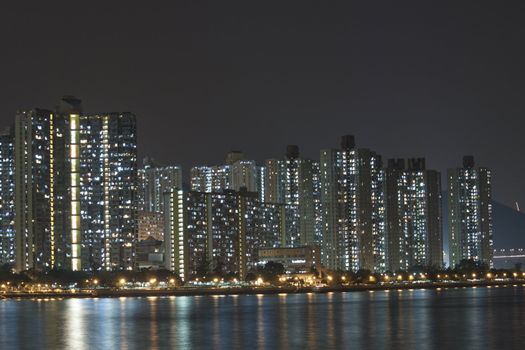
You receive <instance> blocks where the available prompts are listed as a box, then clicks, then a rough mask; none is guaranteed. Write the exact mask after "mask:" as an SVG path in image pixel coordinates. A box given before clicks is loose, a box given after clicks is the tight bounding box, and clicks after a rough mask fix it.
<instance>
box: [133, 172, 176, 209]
mask: <svg viewBox="0 0 525 350" xmlns="http://www.w3.org/2000/svg"><path fill="white" fill-rule="evenodd" d="M141 172H142V175H141V177H142V188H141V191H142V192H143V193H142V198H144V199H143V202H144V204H143V209H142V210H144V211H146V212H156V213H164V193H165V192H167V191H169V190H170V189H171V188H182V169H181V167H180V166H176V165H170V166H156V165H148V164H145V166H144V168H143V169H141Z"/></svg>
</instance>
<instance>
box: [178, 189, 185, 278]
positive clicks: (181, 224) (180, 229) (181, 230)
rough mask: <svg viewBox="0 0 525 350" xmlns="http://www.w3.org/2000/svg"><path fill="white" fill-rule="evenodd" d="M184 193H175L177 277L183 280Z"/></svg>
mask: <svg viewBox="0 0 525 350" xmlns="http://www.w3.org/2000/svg"><path fill="white" fill-rule="evenodd" d="M183 196H184V193H183V191H182V190H180V189H179V190H178V191H177V218H178V220H177V225H178V228H177V231H178V234H179V237H178V249H179V254H178V255H179V276H181V278H182V280H184V276H185V273H184V272H185V270H186V266H184V199H183Z"/></svg>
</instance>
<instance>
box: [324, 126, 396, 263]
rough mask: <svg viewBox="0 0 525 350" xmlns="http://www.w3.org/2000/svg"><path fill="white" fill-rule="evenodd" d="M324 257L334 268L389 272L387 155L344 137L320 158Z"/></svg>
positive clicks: (325, 261)
mask: <svg viewBox="0 0 525 350" xmlns="http://www.w3.org/2000/svg"><path fill="white" fill-rule="evenodd" d="M320 182H321V186H320V192H321V194H320V197H321V199H320V202H321V208H322V230H323V231H322V238H323V244H322V260H323V264H324V265H325V266H326V267H328V268H332V269H342V270H352V271H357V270H359V269H368V270H371V271H384V270H385V268H386V262H385V255H386V252H385V198H384V171H383V170H382V162H381V157H380V156H379V155H377V154H376V153H375V152H373V151H370V150H368V149H358V148H356V147H355V141H354V137H353V136H350V135H347V136H344V137H343V138H342V142H341V149H339V150H334V149H328V150H322V151H321V158H320Z"/></svg>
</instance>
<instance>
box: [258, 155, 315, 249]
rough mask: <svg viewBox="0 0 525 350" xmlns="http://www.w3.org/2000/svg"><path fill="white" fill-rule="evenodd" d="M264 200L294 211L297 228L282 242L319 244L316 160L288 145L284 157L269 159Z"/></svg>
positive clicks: (293, 245) (289, 243) (289, 245)
mask: <svg viewBox="0 0 525 350" xmlns="http://www.w3.org/2000/svg"><path fill="white" fill-rule="evenodd" d="M265 167H266V190H265V197H264V198H265V200H266V201H267V202H269V203H281V204H286V205H287V207H288V208H290V209H291V210H294V211H297V213H298V220H297V222H296V223H295V226H296V227H297V229H296V230H292V231H290V232H288V233H287V237H286V242H285V245H286V246H288V247H299V246H304V245H312V244H320V239H321V211H320V182H319V181H320V178H319V163H318V162H316V161H312V160H310V159H304V158H301V157H300V155H299V147H298V146H296V145H289V146H287V148H286V156H285V158H284V159H283V160H279V159H268V160H266V162H265Z"/></svg>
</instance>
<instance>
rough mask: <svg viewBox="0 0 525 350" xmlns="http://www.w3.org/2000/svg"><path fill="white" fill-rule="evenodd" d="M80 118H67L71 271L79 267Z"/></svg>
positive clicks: (77, 269) (76, 116) (74, 115)
mask: <svg viewBox="0 0 525 350" xmlns="http://www.w3.org/2000/svg"><path fill="white" fill-rule="evenodd" d="M79 135H80V116H79V115H78V114H71V115H70V116H69V136H70V161H71V163H70V165H71V167H70V172H71V183H70V185H71V269H72V270H73V271H79V270H80V268H81V266H80V175H79V170H80V164H79V157H80V149H79V147H80V145H79Z"/></svg>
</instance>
